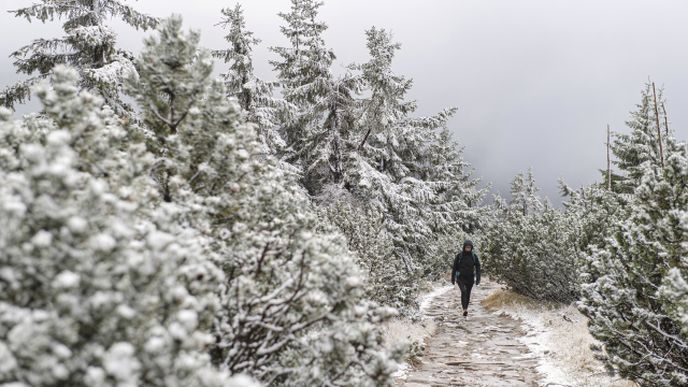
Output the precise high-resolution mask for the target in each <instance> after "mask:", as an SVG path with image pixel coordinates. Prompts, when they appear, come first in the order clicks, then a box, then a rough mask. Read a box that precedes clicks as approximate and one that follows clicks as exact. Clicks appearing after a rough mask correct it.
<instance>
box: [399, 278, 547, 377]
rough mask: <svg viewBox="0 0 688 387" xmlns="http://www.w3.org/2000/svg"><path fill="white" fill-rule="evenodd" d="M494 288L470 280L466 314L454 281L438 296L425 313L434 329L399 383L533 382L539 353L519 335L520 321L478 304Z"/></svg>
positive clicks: (488, 282)
mask: <svg viewBox="0 0 688 387" xmlns="http://www.w3.org/2000/svg"><path fill="white" fill-rule="evenodd" d="M498 288H499V285H497V284H495V283H494V282H490V281H483V282H482V283H481V284H480V286H479V287H475V286H474V287H473V291H472V294H471V298H472V299H471V305H470V307H469V309H468V310H469V315H468V317H463V316H462V315H461V303H460V296H459V289H458V287H454V288H453V289H451V290H450V291H447V292H445V293H443V294H441V295H439V296H437V297H436V298H435V299H434V300H433V301H432V302H431V304H430V306H429V307H428V308H427V310H426V313H425V314H426V316H427V318H429V319H433V320H434V321H435V324H436V326H437V329H436V331H435V333H434V334H433V335H432V336H430V337H429V338H428V339H427V340H426V350H425V354H424V355H423V357H422V358H421V359H420V364H418V365H417V366H416V367H413V368H412V369H410V370H409V371H408V373H407V375H406V377H405V378H404V380H400V381H399V386H400V387H419V386H509V387H512V386H538V385H539V383H538V380H539V378H540V375H539V374H538V373H537V371H536V366H537V364H538V359H537V358H536V357H535V355H533V354H532V353H531V352H530V351H529V350H528V348H527V347H526V345H525V344H523V343H522V342H521V341H520V340H519V339H520V338H522V337H524V336H525V335H526V332H525V330H524V329H523V327H522V326H521V323H520V322H519V321H517V320H515V319H513V318H511V317H509V316H506V315H500V314H497V313H493V312H490V311H488V310H486V309H485V308H484V307H483V306H482V305H481V301H482V300H483V298H485V297H486V296H487V295H489V294H490V293H491V292H492V291H494V290H496V289H498Z"/></svg>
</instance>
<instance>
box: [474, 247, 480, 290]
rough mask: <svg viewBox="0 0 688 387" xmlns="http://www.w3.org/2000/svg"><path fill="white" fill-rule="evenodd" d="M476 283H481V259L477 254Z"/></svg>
mask: <svg viewBox="0 0 688 387" xmlns="http://www.w3.org/2000/svg"><path fill="white" fill-rule="evenodd" d="M475 284H476V285H480V259H479V258H478V254H475Z"/></svg>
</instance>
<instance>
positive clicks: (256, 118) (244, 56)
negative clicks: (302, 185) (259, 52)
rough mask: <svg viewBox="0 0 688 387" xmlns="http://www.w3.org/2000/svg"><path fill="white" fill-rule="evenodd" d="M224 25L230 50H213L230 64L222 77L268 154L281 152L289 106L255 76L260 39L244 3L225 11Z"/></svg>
mask: <svg viewBox="0 0 688 387" xmlns="http://www.w3.org/2000/svg"><path fill="white" fill-rule="evenodd" d="M220 24H221V25H222V26H223V27H224V28H227V29H228V30H229V31H228V33H227V35H226V36H225V40H226V41H227V43H228V44H229V47H228V48H226V49H224V50H215V51H213V56H215V57H217V58H220V59H222V60H223V61H224V62H225V63H227V64H228V65H229V69H228V71H227V72H226V73H225V74H223V75H222V77H223V79H224V80H225V86H226V88H227V92H228V94H229V95H230V96H232V97H234V98H236V99H237V101H238V102H239V105H240V106H241V108H242V109H243V110H244V111H245V112H246V113H247V114H248V119H249V121H251V122H254V123H256V124H257V125H258V129H259V134H260V137H261V141H262V142H263V144H264V146H265V148H266V151H277V152H281V151H282V150H283V149H284V146H285V144H284V140H283V139H282V137H281V136H280V134H279V133H278V132H277V129H278V124H279V118H280V117H279V116H278V114H279V112H280V111H283V110H285V109H287V104H286V103H285V102H284V101H283V100H280V99H276V98H274V97H273V89H274V88H275V84H274V83H270V82H265V81H263V80H262V79H260V78H258V77H257V76H256V75H255V73H254V70H253V59H252V58H251V53H252V52H253V48H254V47H255V46H256V45H257V44H259V43H260V39H258V38H256V37H255V36H254V34H253V32H251V31H249V30H247V28H246V20H245V19H244V11H243V9H242V8H241V4H237V5H236V6H235V7H234V8H233V9H232V8H225V9H223V10H222V21H221V23H220Z"/></svg>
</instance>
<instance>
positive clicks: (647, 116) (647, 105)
mask: <svg viewBox="0 0 688 387" xmlns="http://www.w3.org/2000/svg"><path fill="white" fill-rule="evenodd" d="M657 94H658V95H657V104H658V105H660V106H661V105H662V104H664V96H663V91H662V90H659V92H658V93H657ZM640 97H641V101H640V103H639V104H638V105H637V110H635V111H633V112H631V119H630V120H628V121H627V122H626V125H627V126H628V128H629V129H630V130H631V132H630V133H616V134H615V138H614V141H613V142H612V147H611V148H612V152H613V153H614V156H615V158H616V160H615V161H614V164H615V165H616V166H617V167H618V168H619V170H620V174H621V178H620V179H619V180H620V181H619V183H618V190H619V192H621V193H626V194H631V193H633V191H634V190H635V187H637V186H638V184H639V183H640V178H641V176H642V174H643V170H644V169H643V168H642V167H641V165H642V164H643V163H644V162H645V161H651V162H652V163H654V164H656V165H660V164H661V160H660V154H659V134H658V131H661V132H662V133H664V132H668V130H667V128H662V127H661V125H662V123H663V122H664V116H663V110H661V109H658V112H659V117H656V115H655V107H654V103H655V102H654V95H653V91H652V84H650V83H646V84H645V88H644V89H643V90H642V91H641V94H640ZM658 121H659V125H660V127H659V128H658V127H657V122H658Z"/></svg>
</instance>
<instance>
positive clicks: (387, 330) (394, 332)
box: [383, 283, 452, 379]
mask: <svg viewBox="0 0 688 387" xmlns="http://www.w3.org/2000/svg"><path fill="white" fill-rule="evenodd" d="M429 289H430V290H428V291H427V292H424V293H422V294H421V295H419V296H418V298H417V299H416V300H417V302H418V305H419V314H420V319H418V320H412V319H410V318H396V319H393V320H392V321H389V322H388V323H386V324H385V325H384V327H383V331H384V334H385V344H386V346H387V347H388V348H391V347H393V346H394V345H398V344H399V343H404V342H406V343H417V344H418V345H419V346H422V345H424V342H425V340H426V339H427V338H428V337H430V335H432V334H433V332H434V331H435V323H434V322H433V321H432V320H430V319H427V318H426V316H425V311H427V309H428V307H429V306H430V304H431V303H432V301H433V300H434V299H435V298H437V297H438V296H441V295H442V294H444V293H446V292H448V291H450V290H451V289H452V286H451V285H445V284H442V283H435V284H431V285H430V286H429ZM410 366H411V365H410V364H409V363H408V362H404V363H402V364H400V365H399V369H398V370H397V371H396V372H395V373H394V375H393V376H394V377H395V378H399V379H404V378H405V376H406V374H407V372H408V370H409V368H410Z"/></svg>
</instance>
